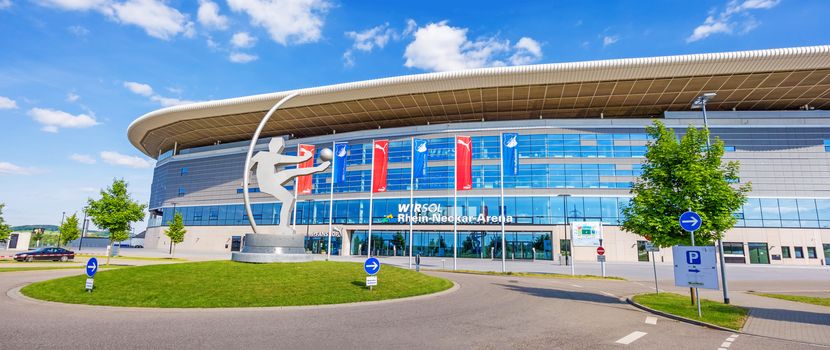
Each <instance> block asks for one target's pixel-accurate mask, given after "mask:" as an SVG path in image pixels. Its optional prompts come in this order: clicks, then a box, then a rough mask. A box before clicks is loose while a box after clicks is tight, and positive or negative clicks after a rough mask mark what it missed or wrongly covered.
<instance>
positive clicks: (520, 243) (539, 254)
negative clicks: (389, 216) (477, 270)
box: [351, 230, 553, 260]
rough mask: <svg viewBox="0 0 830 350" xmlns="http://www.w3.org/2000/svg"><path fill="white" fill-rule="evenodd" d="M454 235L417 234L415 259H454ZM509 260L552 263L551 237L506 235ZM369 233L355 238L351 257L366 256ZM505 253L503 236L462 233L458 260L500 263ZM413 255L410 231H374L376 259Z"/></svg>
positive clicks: (459, 241)
mask: <svg viewBox="0 0 830 350" xmlns="http://www.w3.org/2000/svg"><path fill="white" fill-rule="evenodd" d="M454 246H455V245H454V237H453V232H452V231H413V234H412V255H413V256H414V255H418V254H421V256H429V257H452V256H453V248H454ZM505 246H506V247H507V249H506V250H507V255H506V258H507V259H523V260H528V259H539V260H552V257H553V254H552V250H551V240H550V233H548V232H516V231H509V232H505ZM367 250H368V231H366V230H357V231H355V232H354V234H352V241H351V254H352V255H366V253H367ZM503 251H504V250H503V249H502V246H501V232H493V231H458V257H459V258H479V259H500V258H501V254H502V252H503ZM407 254H409V230H399V231H389V230H373V231H372V255H373V256H393V255H394V256H406V255H407Z"/></svg>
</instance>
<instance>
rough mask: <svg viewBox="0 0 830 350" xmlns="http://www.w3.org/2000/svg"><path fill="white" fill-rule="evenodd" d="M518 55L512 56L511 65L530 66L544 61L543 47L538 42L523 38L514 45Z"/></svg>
mask: <svg viewBox="0 0 830 350" xmlns="http://www.w3.org/2000/svg"><path fill="white" fill-rule="evenodd" d="M513 49H514V50H516V53H514V54H513V56H510V64H512V65H515V66H520V65H524V64H530V63H533V62H536V61H538V60H540V59H542V45H540V44H539V42H538V41H536V40H533V39H531V38H528V37H523V38H521V39H519V41H518V42H516V45H513Z"/></svg>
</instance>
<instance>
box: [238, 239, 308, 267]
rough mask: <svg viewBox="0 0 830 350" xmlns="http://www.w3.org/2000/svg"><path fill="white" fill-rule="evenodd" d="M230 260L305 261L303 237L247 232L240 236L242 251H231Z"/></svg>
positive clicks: (250, 261)
mask: <svg viewBox="0 0 830 350" xmlns="http://www.w3.org/2000/svg"><path fill="white" fill-rule="evenodd" d="M231 260H233V261H239V262H246V263H258V264H264V263H273V262H305V261H311V260H312V256H311V254H306V253H305V237H303V236H301V235H296V234H293V235H286V234H256V233H248V234H246V235H245V236H244V237H243V238H242V251H241V252H233V254H231Z"/></svg>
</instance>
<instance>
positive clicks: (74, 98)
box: [66, 91, 81, 102]
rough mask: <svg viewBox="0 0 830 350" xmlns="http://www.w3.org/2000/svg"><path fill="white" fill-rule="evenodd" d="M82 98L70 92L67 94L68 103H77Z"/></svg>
mask: <svg viewBox="0 0 830 350" xmlns="http://www.w3.org/2000/svg"><path fill="white" fill-rule="evenodd" d="M80 98H81V96H80V95H78V94H76V93H74V92H72V91H70V92H69V93H67V94H66V102H75V101H77V100H79V99H80Z"/></svg>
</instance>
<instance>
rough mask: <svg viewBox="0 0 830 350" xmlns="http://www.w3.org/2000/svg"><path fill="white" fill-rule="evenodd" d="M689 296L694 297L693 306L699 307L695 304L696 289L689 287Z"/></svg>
mask: <svg viewBox="0 0 830 350" xmlns="http://www.w3.org/2000/svg"><path fill="white" fill-rule="evenodd" d="M689 295H691V296H692V305H697V304H695V289H694V288H692V287H689Z"/></svg>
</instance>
